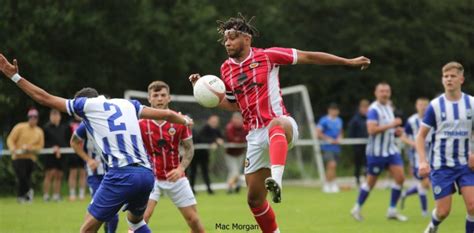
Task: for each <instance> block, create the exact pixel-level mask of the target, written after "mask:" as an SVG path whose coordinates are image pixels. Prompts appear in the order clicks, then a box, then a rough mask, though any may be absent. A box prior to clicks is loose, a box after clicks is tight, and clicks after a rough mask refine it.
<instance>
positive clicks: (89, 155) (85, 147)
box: [70, 122, 119, 233]
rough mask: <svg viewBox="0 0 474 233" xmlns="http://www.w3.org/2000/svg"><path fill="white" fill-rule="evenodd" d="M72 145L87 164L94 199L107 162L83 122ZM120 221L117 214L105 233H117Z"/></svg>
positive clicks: (76, 131)
mask: <svg viewBox="0 0 474 233" xmlns="http://www.w3.org/2000/svg"><path fill="white" fill-rule="evenodd" d="M70 144H71V147H72V149H73V150H74V152H76V154H77V155H78V156H79V157H80V158H81V159H83V160H84V161H85V162H86V172H87V185H88V186H89V189H90V191H91V195H92V197H94V194H95V193H96V192H97V189H99V186H100V183H102V180H103V179H104V175H105V172H106V170H107V166H106V164H105V162H102V151H100V149H98V148H97V147H96V146H94V139H93V138H92V135H91V134H89V133H87V129H86V125H85V124H84V123H82V122H81V123H80V124H79V126H78V127H77V128H76V129H75V130H74V132H73V134H72V136H71V140H70ZM118 221H119V217H118V214H116V215H115V216H114V217H113V218H112V219H111V220H110V221H108V222H106V223H105V224H104V230H105V233H115V231H116V230H117V225H118Z"/></svg>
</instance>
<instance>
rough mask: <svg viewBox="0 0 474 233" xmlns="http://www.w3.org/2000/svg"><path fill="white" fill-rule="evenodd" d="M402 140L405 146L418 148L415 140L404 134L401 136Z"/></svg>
mask: <svg viewBox="0 0 474 233" xmlns="http://www.w3.org/2000/svg"><path fill="white" fill-rule="evenodd" d="M400 140H401V141H402V142H403V143H405V144H407V145H410V146H412V147H413V148H416V143H415V141H413V140H411V139H410V138H408V136H407V135H406V134H405V133H402V134H401V135H400Z"/></svg>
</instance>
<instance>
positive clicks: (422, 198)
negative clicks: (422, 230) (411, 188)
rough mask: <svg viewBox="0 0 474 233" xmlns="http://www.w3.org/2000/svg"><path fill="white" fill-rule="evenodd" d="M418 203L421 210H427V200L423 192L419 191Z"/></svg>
mask: <svg viewBox="0 0 474 233" xmlns="http://www.w3.org/2000/svg"><path fill="white" fill-rule="evenodd" d="M420 203H421V210H422V211H423V212H426V211H428V200H427V199H426V194H425V193H423V194H421V193H420Z"/></svg>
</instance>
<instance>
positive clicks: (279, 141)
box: [268, 125, 288, 165]
mask: <svg viewBox="0 0 474 233" xmlns="http://www.w3.org/2000/svg"><path fill="white" fill-rule="evenodd" d="M268 138H269V141H270V146H269V149H268V152H269V153H270V164H271V165H285V163H286V154H287V153H288V143H287V141H286V135H285V130H284V129H283V127H281V126H279V125H277V126H273V127H272V128H270V130H269V132H268Z"/></svg>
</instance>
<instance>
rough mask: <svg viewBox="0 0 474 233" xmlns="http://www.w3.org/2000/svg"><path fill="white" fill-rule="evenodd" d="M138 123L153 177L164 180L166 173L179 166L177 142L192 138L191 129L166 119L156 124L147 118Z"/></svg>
mask: <svg viewBox="0 0 474 233" xmlns="http://www.w3.org/2000/svg"><path fill="white" fill-rule="evenodd" d="M139 125H140V130H141V133H142V138H143V143H144V144H145V148H146V150H147V154H148V156H149V158H150V161H151V162H152V167H153V171H154V173H155V177H156V178H157V179H158V180H166V173H168V172H170V171H171V170H173V169H175V168H177V167H178V166H179V161H180V160H179V143H180V142H181V141H183V140H188V139H191V138H192V132H191V129H189V128H188V127H186V126H184V125H180V124H174V123H169V122H167V121H163V122H162V123H161V124H158V123H157V122H156V121H154V120H149V119H143V120H140V122H139ZM183 176H184V174H183Z"/></svg>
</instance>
